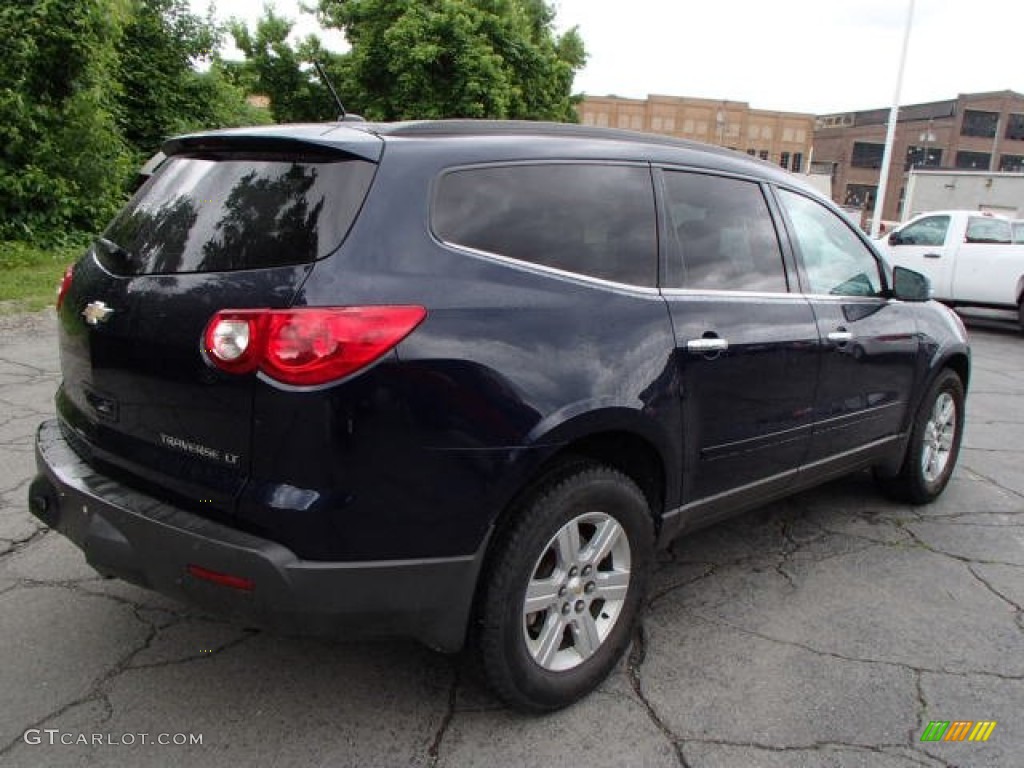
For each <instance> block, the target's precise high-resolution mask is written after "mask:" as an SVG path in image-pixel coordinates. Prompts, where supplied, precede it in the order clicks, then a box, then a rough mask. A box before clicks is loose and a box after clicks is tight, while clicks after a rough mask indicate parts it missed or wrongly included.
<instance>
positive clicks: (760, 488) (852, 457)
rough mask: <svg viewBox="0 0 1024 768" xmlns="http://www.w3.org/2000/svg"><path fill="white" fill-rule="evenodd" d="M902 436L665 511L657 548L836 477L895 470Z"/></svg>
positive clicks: (902, 445)
mask: <svg viewBox="0 0 1024 768" xmlns="http://www.w3.org/2000/svg"><path fill="white" fill-rule="evenodd" d="M906 441H907V435H906V434H898V435H893V436H891V437H885V438H882V439H881V440H876V441H874V442H872V443H868V444H867V445H864V446H861V447H860V448H855V449H853V450H850V451H845V452H843V453H840V454H837V455H835V456H830V457H829V458H827V459H821V460H819V461H816V462H813V463H811V464H805V465H803V466H802V467H800V468H798V469H791V470H788V471H786V472H781V473H779V474H777V475H772V476H771V477H767V478H765V479H763V480H758V481H757V482H755V483H749V484H747V485H744V486H741V487H739V488H736V489H734V490H731V491H726V492H724V493H719V494H716V495H715V496H709V497H708V498H706V499H699V500H697V501H691V502H689V503H688V504H684V505H683V506H681V507H677V508H676V509H673V510H669V511H668V512H666V513H665V515H664V516H663V517H662V523H661V530H660V532H659V534H658V546H659V547H667V546H668V545H669V544H671V543H672V541H673V540H674V539H676V538H677V537H679V536H680V535H682V534H684V533H690V532H692V531H696V530H699V529H700V528H704V527H706V526H709V525H712V524H714V523H717V522H719V521H721V520H725V519H726V518H729V517H733V516H734V515H738V514H740V513H741V512H746V511H747V510H750V509H755V508H756V507H760V506H763V505H765V504H768V503H770V502H772V501H777V500H778V499H782V498H785V497H786V496H791V495H792V494H794V493H797V492H799V491H804V490H807V489H808V488H813V487H814V486H816V485H821V484H822V483H826V482H828V481H829V480H834V479H835V478H837V477H842V476H843V475H848V474H850V473H852V472H857V471H858V470H861V469H866V468H867V467H871V466H875V465H884V466H885V467H886V468H889V467H893V466H896V467H899V465H900V463H901V462H902V457H903V454H904V452H905V450H906Z"/></svg>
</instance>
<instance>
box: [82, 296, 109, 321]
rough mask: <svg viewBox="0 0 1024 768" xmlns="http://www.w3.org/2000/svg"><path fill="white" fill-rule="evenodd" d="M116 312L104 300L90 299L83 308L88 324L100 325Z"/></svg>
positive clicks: (83, 315)
mask: <svg viewBox="0 0 1024 768" xmlns="http://www.w3.org/2000/svg"><path fill="white" fill-rule="evenodd" d="M112 314H114V310H113V309H111V308H110V307H108V306H107V305H106V304H105V303H104V302H102V301H90V302H89V303H88V304H86V305H85V309H83V310H82V317H84V318H85V322H86V325H99V324H100V323H103V322H106V320H107V318H108V317H110V316H111V315H112Z"/></svg>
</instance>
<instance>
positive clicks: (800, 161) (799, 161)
mask: <svg viewBox="0 0 1024 768" xmlns="http://www.w3.org/2000/svg"><path fill="white" fill-rule="evenodd" d="M803 169H804V153H803V152H794V153H793V166H792V167H791V168H790V169H789V170H791V171H792V172H793V173H800V171H802V170H803Z"/></svg>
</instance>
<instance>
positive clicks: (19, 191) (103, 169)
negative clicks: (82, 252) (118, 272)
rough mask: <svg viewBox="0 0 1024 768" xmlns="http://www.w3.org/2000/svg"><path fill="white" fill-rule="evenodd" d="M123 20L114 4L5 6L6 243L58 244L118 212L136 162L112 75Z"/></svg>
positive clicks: (0, 180) (1, 81)
mask: <svg viewBox="0 0 1024 768" xmlns="http://www.w3.org/2000/svg"><path fill="white" fill-rule="evenodd" d="M121 19H123V8H122V7H121V4H120V3H113V2H110V0H32V1H31V2H28V1H27V2H22V3H7V4H4V5H3V6H2V7H0V39H3V40H4V41H5V42H6V47H7V52H6V55H5V62H4V66H3V67H2V68H0V146H2V147H3V154H2V155H0V237H21V238H26V239H27V238H39V237H43V238H44V239H45V238H46V237H47V236H49V237H50V238H51V239H52V237H53V236H54V233H59V232H61V231H63V230H66V229H75V228H89V227H92V226H94V225H95V223H96V222H98V221H101V220H102V219H104V218H106V217H108V216H109V215H110V214H111V213H112V212H113V210H114V209H115V208H116V207H117V204H118V202H119V200H120V196H121V189H122V181H123V179H124V178H125V177H126V175H127V173H128V171H129V168H130V165H131V162H132V161H131V156H130V154H129V152H128V151H127V148H126V146H125V143H124V141H123V139H122V137H121V135H120V133H119V131H118V129H117V121H116V119H115V110H116V98H117V95H118V94H119V86H118V83H117V81H116V80H115V79H114V78H113V77H112V76H111V72H112V69H113V64H114V62H115V61H116V50H115V45H116V41H117V39H118V35H119V34H120V26H119V22H120V20H121Z"/></svg>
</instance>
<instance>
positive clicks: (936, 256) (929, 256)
mask: <svg viewBox="0 0 1024 768" xmlns="http://www.w3.org/2000/svg"><path fill="white" fill-rule="evenodd" d="M924 257H925V258H926V259H941V258H942V254H941V253H926V254H925V255H924Z"/></svg>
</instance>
